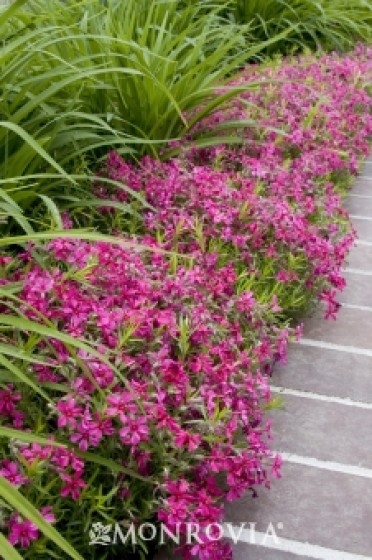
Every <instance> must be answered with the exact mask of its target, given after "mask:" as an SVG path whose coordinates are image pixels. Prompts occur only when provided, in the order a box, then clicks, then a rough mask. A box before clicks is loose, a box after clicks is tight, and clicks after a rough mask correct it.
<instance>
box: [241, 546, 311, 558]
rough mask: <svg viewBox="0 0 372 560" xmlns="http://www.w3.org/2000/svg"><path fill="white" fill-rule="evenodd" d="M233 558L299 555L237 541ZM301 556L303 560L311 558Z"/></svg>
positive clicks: (295, 556)
mask: <svg viewBox="0 0 372 560" xmlns="http://www.w3.org/2000/svg"><path fill="white" fill-rule="evenodd" d="M233 558H234V560H298V559H299V556H297V554H296V555H295V554H289V553H288V552H279V551H278V550H271V549H269V548H263V547H262V546H254V545H250V544H246V543H239V544H237V545H236V546H234V556H233ZM301 558H302V559H303V560H313V559H310V558H309V557H308V556H301Z"/></svg>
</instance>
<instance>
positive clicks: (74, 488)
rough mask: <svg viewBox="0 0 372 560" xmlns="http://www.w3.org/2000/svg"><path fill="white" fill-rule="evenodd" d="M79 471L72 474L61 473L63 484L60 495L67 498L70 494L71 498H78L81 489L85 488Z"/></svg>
mask: <svg viewBox="0 0 372 560" xmlns="http://www.w3.org/2000/svg"><path fill="white" fill-rule="evenodd" d="M82 474H83V473H82V472H81V471H77V472H75V473H74V474H73V475H69V474H65V473H62V474H61V475H60V476H61V479H62V480H64V482H65V485H64V486H63V487H62V488H61V496H62V497H63V498H67V497H68V496H71V498H72V499H73V500H75V501H76V500H78V499H79V498H80V494H81V490H82V489H83V488H86V486H87V484H86V483H85V482H84V480H83V479H82V478H81V476H82Z"/></svg>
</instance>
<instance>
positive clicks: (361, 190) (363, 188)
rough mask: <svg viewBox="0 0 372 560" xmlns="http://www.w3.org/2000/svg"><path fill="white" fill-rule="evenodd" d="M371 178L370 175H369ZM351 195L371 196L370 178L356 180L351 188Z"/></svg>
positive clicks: (371, 184) (371, 181)
mask: <svg viewBox="0 0 372 560" xmlns="http://www.w3.org/2000/svg"><path fill="white" fill-rule="evenodd" d="M371 177H372V173H371ZM350 192H351V193H354V194H363V195H368V196H371V195H372V178H371V179H367V178H365V177H360V178H359V179H357V180H356V182H355V183H354V184H353V186H352V188H351V191H350Z"/></svg>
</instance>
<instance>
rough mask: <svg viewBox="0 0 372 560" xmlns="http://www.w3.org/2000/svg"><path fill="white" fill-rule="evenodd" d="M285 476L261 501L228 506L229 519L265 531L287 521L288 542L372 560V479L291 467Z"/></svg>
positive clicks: (248, 499) (262, 494) (245, 499)
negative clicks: (329, 549)
mask: <svg viewBox="0 0 372 560" xmlns="http://www.w3.org/2000/svg"><path fill="white" fill-rule="evenodd" d="M330 440H331V436H330ZM335 444H337V443H336V442H335ZM283 475H284V476H283V478H282V479H281V480H278V481H275V482H274V483H273V485H272V488H271V490H269V491H265V490H261V492H260V494H259V497H258V498H257V499H256V500H253V499H252V498H251V497H250V496H248V495H247V496H245V497H243V498H241V500H239V501H238V502H234V503H232V504H228V505H227V507H226V520H227V521H228V522H230V523H240V522H244V521H246V522H257V529H258V530H262V529H263V531H264V532H265V531H266V528H267V526H268V524H269V523H270V522H271V523H273V525H274V526H277V524H278V523H283V530H282V531H280V534H279V532H278V536H281V537H283V538H288V539H292V540H297V541H299V542H308V543H310V544H316V545H318V546H323V547H325V548H331V549H335V550H344V551H347V552H351V553H354V554H364V555H366V556H370V557H371V558H372V531H371V519H372V479H365V478H361V477H357V476H348V475H345V474H341V473H337V472H330V471H326V470H322V469H317V468H312V467H304V466H301V465H295V464H289V463H287V464H286V465H284V467H283ZM260 528H261V529H260ZM248 560H249V557H248Z"/></svg>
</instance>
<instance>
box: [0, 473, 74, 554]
mask: <svg viewBox="0 0 372 560" xmlns="http://www.w3.org/2000/svg"><path fill="white" fill-rule="evenodd" d="M0 496H1V497H2V498H3V499H4V500H5V501H6V502H8V504H9V505H11V506H12V507H13V508H14V509H15V510H16V511H18V512H19V513H20V514H21V515H22V516H23V517H25V518H26V519H28V520H29V521H31V523H34V524H35V525H36V527H37V528H38V529H39V530H40V531H41V532H42V533H44V535H45V536H46V537H47V538H49V539H50V540H51V541H53V542H54V543H55V544H56V545H57V546H58V547H59V548H60V549H61V550H63V552H65V553H66V554H67V555H68V557H69V558H73V560H84V559H83V557H82V556H80V554H79V553H78V552H77V551H76V550H75V548H73V547H72V546H71V545H70V544H69V543H68V542H67V541H66V539H65V538H64V537H63V536H62V535H61V533H60V532H59V531H57V529H55V528H54V527H53V526H52V525H51V524H50V523H48V522H47V521H45V519H44V517H43V516H42V515H41V514H40V513H39V512H38V511H37V509H36V508H35V507H34V506H33V505H32V504H31V502H29V501H28V500H27V499H26V498H25V497H24V496H23V495H22V494H21V493H20V492H19V490H17V489H16V488H15V487H14V486H12V485H11V484H10V483H9V482H8V481H7V480H6V479H5V478H3V477H2V476H0Z"/></svg>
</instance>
